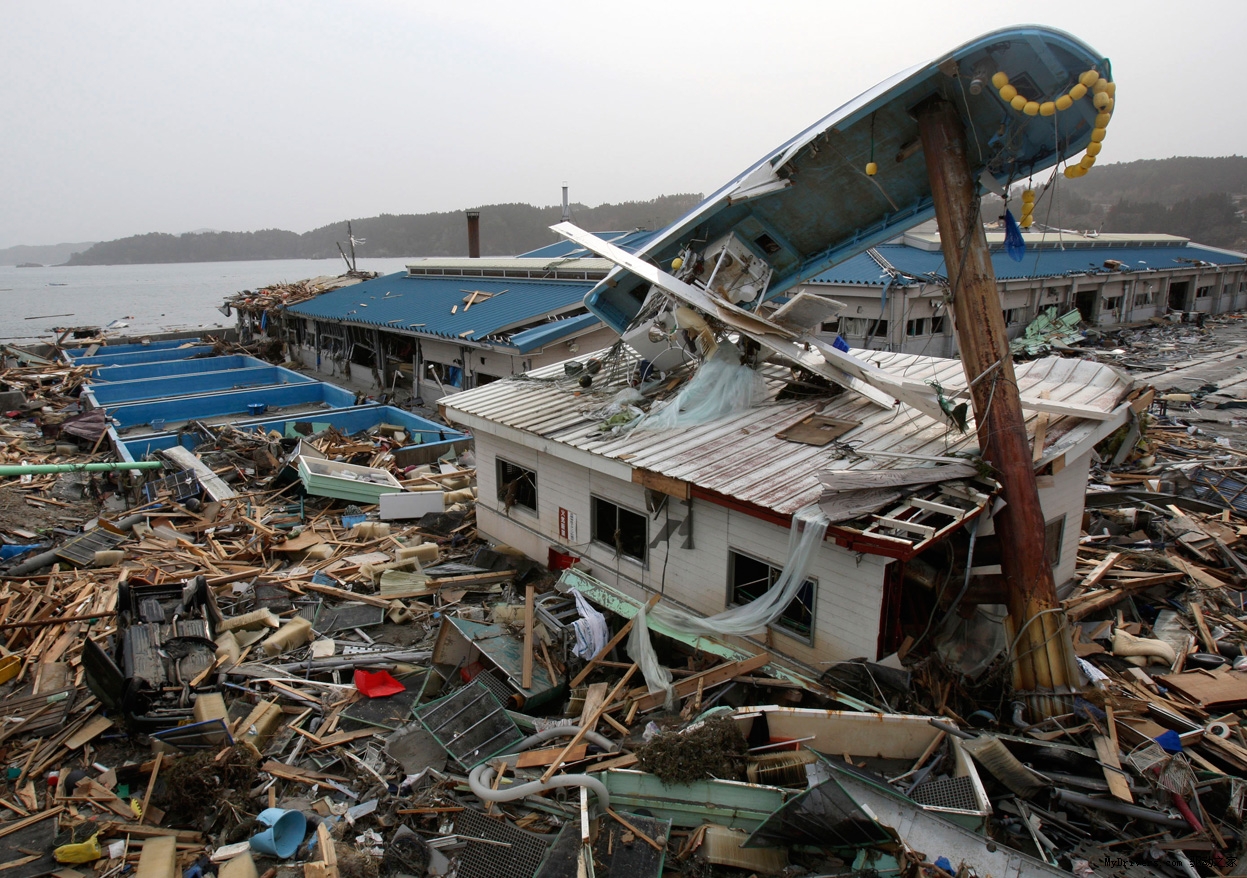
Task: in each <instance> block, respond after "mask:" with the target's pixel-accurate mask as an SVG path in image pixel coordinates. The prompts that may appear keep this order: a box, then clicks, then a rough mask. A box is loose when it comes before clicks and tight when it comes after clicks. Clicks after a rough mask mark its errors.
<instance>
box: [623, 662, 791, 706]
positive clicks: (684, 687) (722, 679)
mask: <svg viewBox="0 0 1247 878" xmlns="http://www.w3.org/2000/svg"><path fill="white" fill-rule="evenodd" d="M770 660H771V656H770V653H766V652H763V653H759V654H758V655H754V656H750V657H749V658H747V659H741V660H740V661H738V662H726V663H724V664H721V665H715V666H714V667H713V668H711V669H710V670H708V671H702V672H701V673H700V674H694V675H693V676H692V677H685V678H684V679H683V680H680V681H679V682H678V683H676V684H675V686H674V689H675V695H676V698H686V697H688V696H689V695H694V694H696V693H697V690H698V689H702V690H705V689H709V688H711V687H713V686H718V685H720V684H722V683H726V682H728V681H729V680H731V679H732V678H733V677H738V676H741V675H744V674H748V673H750V672H751V671H756V670H757V669H758V668H760V667H762V666H763V665H765V664H767V663H768V662H770ZM665 699H666V695H665V693H662V692H654V693H652V694H651V693H647V694H645V695H642V696H641V697H640V698H637V699H636V701H635V703H636V704H638V705H640V706H639V708H638V710H640V711H642V712H644V711H647V710H654V709H656V708H659V707H662V705H663V701H664V700H665Z"/></svg>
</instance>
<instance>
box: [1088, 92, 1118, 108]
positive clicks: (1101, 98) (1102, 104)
mask: <svg viewBox="0 0 1247 878" xmlns="http://www.w3.org/2000/svg"><path fill="white" fill-rule="evenodd" d="M1112 102H1113V99H1112V98H1110V97H1109V96H1108V95H1107V94H1105V93H1104V92H1100V93H1099V94H1097V95H1096V96H1095V99H1094V100H1093V101H1092V103H1094V104H1095V105H1096V107H1097V108H1099V109H1101V110H1104V109H1107V108H1108V105H1109V104H1111V103H1112Z"/></svg>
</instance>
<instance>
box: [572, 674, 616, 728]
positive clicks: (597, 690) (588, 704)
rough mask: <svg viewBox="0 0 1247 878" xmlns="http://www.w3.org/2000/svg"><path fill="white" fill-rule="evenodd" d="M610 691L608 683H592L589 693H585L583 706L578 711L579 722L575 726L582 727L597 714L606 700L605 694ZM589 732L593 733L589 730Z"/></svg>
mask: <svg viewBox="0 0 1247 878" xmlns="http://www.w3.org/2000/svg"><path fill="white" fill-rule="evenodd" d="M609 690H610V684H609V683H594V684H593V685H592V686H590V687H589V691H588V692H586V693H585V705H584V708H583V709H582V710H581V711H580V720H579V722H578V723H577V725H582V726H583V725H584V724H585V723H587V722H588V721H589V718H590V717H591V716H593V715H594V714H596V713H597V710H598V708H599V707H601V706H602V702H604V701H605V700H606V693H607V692H608V691H609ZM589 731H594V729H590V730H589Z"/></svg>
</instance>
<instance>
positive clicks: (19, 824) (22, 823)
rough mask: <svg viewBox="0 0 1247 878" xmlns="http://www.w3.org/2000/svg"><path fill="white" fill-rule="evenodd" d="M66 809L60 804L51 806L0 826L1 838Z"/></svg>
mask: <svg viewBox="0 0 1247 878" xmlns="http://www.w3.org/2000/svg"><path fill="white" fill-rule="evenodd" d="M64 810H65V806H64V805H58V806H57V807H55V808H49V809H48V810H47V811H40V812H39V813H38V814H32V815H31V816H29V817H24V818H22V819H21V820H15V821H14V822H12V823H9V824H7V825H6V826H4V827H0V838H3V837H4V836H6V835H12V834H13V833H15V832H20V831H21V830H23V829H25V828H26V827H27V826H34V825H35V824H36V823H38V822H39V821H40V820H47V819H48V818H49V817H55V816H56V815H57V814H59V813H61V812H62V811H64Z"/></svg>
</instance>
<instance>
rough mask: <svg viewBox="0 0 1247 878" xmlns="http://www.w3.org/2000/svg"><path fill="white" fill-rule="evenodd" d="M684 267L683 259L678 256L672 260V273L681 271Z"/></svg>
mask: <svg viewBox="0 0 1247 878" xmlns="http://www.w3.org/2000/svg"><path fill="white" fill-rule="evenodd" d="M683 267H684V260H683V259H681V258H680V257H679V256H677V257H676V258H675V259H672V260H671V270H672V271H679V270H680V269H681V268H683Z"/></svg>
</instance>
